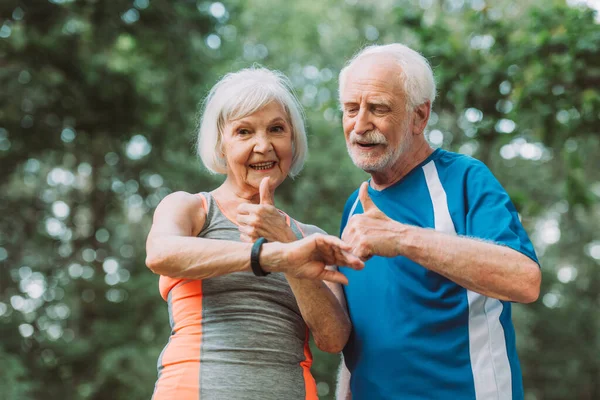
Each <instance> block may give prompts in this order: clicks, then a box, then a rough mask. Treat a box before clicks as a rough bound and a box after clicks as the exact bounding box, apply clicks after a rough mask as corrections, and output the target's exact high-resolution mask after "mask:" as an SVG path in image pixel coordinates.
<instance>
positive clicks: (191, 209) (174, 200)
mask: <svg viewBox="0 0 600 400" xmlns="http://www.w3.org/2000/svg"><path fill="white" fill-rule="evenodd" d="M205 221H206V211H205V210H204V209H203V207H202V201H201V200H200V198H198V197H197V196H194V195H191V194H189V193H184V192H177V193H173V194H171V195H169V196H167V197H165V199H163V201H161V203H160V204H159V205H158V207H157V209H156V211H155V213H154V219H153V223H152V228H151V230H150V233H149V235H148V239H147V241H146V252H147V256H146V265H147V266H148V268H150V269H151V270H152V271H153V272H155V273H157V274H160V275H165V276H169V277H174V278H188V279H205V278H211V277H216V276H221V275H225V274H229V273H232V272H241V271H251V267H250V250H251V247H252V244H251V243H240V242H234V241H227V240H214V239H204V238H198V237H196V235H198V233H199V232H200V230H201V229H202V227H203V225H204V222H205ZM260 262H261V265H262V267H263V269H264V270H265V271H268V272H284V273H287V274H293V275H294V276H295V277H297V278H308V279H318V280H329V281H333V282H341V283H345V282H347V279H346V277H345V276H344V275H342V274H341V273H339V272H337V271H331V270H327V269H325V266H326V265H328V264H331V263H344V262H348V263H349V265H351V266H352V267H354V268H357V269H360V268H363V266H364V264H363V263H362V261H360V260H359V259H358V258H357V257H355V256H353V255H352V254H351V253H350V252H348V245H346V244H345V243H343V242H342V241H341V240H339V239H337V238H335V237H333V236H325V235H313V236H311V237H308V238H306V239H304V240H302V241H299V242H295V243H293V244H288V245H285V244H281V243H267V244H265V245H263V249H262V251H261V254H260Z"/></svg>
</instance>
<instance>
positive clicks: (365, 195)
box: [358, 182, 379, 212]
mask: <svg viewBox="0 0 600 400" xmlns="http://www.w3.org/2000/svg"><path fill="white" fill-rule="evenodd" d="M358 198H359V199H360V203H361V204H362V206H363V210H364V211H365V212H367V211H369V210H379V208H377V206H376V205H375V203H373V200H371V197H370V196H369V182H363V184H362V185H360V191H359V192H358Z"/></svg>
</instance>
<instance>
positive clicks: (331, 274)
mask: <svg viewBox="0 0 600 400" xmlns="http://www.w3.org/2000/svg"><path fill="white" fill-rule="evenodd" d="M319 279H321V280H323V281H327V282H333V283H341V284H342V285H347V284H348V278H346V276H345V275H344V274H342V273H341V272H339V271H333V270H330V269H324V270H323V272H322V273H321V274H320V275H319Z"/></svg>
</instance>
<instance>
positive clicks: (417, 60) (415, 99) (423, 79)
mask: <svg viewBox="0 0 600 400" xmlns="http://www.w3.org/2000/svg"><path fill="white" fill-rule="evenodd" d="M374 54H382V55H388V56H390V57H391V58H393V59H394V61H396V63H397V64H398V66H399V67H400V76H399V78H400V83H401V84H402V85H403V88H404V92H405V93H406V97H407V99H408V104H407V107H409V108H413V107H416V106H418V105H420V104H423V103H425V102H426V101H429V102H431V104H433V101H434V100H435V79H434V78H433V71H432V70H431V66H430V65H429V62H427V60H426V59H425V57H423V56H422V55H421V54H419V53H418V52H417V51H415V50H413V49H411V48H410V47H408V46H405V45H403V44H400V43H393V44H388V45H383V46H382V45H372V46H368V47H365V48H364V49H362V50H361V51H359V52H358V53H357V54H356V55H354V57H352V59H351V60H350V61H348V63H346V65H345V66H344V68H343V69H342V70H341V71H340V76H339V95H340V99H341V96H342V88H343V87H344V82H345V79H346V74H347V73H348V69H349V68H350V67H351V66H352V64H354V62H356V61H358V60H360V59H362V58H364V57H367V56H370V55H374Z"/></svg>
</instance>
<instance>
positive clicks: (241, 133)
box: [237, 128, 250, 135]
mask: <svg viewBox="0 0 600 400" xmlns="http://www.w3.org/2000/svg"><path fill="white" fill-rule="evenodd" d="M237 133H238V135H247V134H249V133H250V131H249V130H248V129H244V128H241V129H238V131H237Z"/></svg>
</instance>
